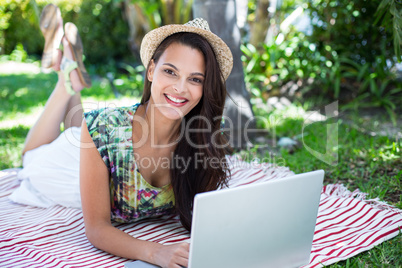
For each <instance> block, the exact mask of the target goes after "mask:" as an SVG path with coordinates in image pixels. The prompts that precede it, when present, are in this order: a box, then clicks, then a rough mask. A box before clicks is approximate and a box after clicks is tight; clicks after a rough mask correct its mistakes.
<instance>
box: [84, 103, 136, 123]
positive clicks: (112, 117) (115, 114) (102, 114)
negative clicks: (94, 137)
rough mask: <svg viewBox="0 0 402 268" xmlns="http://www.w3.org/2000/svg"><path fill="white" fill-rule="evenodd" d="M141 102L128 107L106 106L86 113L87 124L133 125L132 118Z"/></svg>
mask: <svg viewBox="0 0 402 268" xmlns="http://www.w3.org/2000/svg"><path fill="white" fill-rule="evenodd" d="M138 106H139V104H134V105H132V106H127V107H105V108H100V109H95V110H91V111H89V112H86V113H84V117H85V120H86V121H87V125H90V124H96V125H107V126H113V125H114V126H124V125H128V124H129V125H131V122H132V118H133V116H134V113H135V111H136V110H137V107H138Z"/></svg>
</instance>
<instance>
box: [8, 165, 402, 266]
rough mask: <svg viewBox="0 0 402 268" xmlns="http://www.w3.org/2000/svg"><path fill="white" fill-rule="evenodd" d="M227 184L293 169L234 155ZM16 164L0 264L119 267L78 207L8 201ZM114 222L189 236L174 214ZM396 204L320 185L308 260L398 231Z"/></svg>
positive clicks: (166, 236) (323, 261) (140, 233)
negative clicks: (93, 238) (88, 230)
mask: <svg viewBox="0 0 402 268" xmlns="http://www.w3.org/2000/svg"><path fill="white" fill-rule="evenodd" d="M231 170H232V179H231V181H230V183H229V187H238V186H241V185H245V184H249V183H257V182H262V181H267V180H273V179H280V178H283V177H286V176H289V175H292V174H293V173H292V172H291V171H290V170H289V169H288V168H283V167H282V168H281V167H274V166H272V165H270V164H262V165H257V164H249V163H245V162H241V161H238V162H236V164H234V165H233V166H232V169H231ZM17 172H18V169H9V170H4V171H0V266H1V267H123V266H124V263H126V262H128V261H130V260H127V259H124V258H120V257H116V256H113V255H111V254H108V253H106V252H104V251H101V250H98V249H96V248H94V247H93V246H92V245H91V244H90V243H89V242H88V240H87V238H86V236H85V231H84V222H83V218H82V212H81V210H79V209H74V208H64V207H60V206H54V207H51V208H47V209H44V208H37V207H31V206H25V205H20V204H15V203H12V202H11V201H10V200H9V199H8V196H9V195H10V194H11V192H12V191H13V190H14V189H15V188H16V187H18V185H19V183H20V182H19V181H18V180H17V179H16V173H17ZM115 226H116V227H117V228H119V229H121V230H123V231H125V232H127V233H128V234H130V235H132V236H134V237H137V238H139V239H145V240H149V241H155V242H159V243H163V244H171V243H176V242H181V241H187V242H189V233H188V232H187V231H186V230H185V229H184V228H182V227H181V225H180V223H179V221H178V219H177V218H176V217H160V218H154V219H152V220H146V221H140V222H138V223H134V224H115ZM401 226H402V210H398V209H396V208H393V207H391V206H389V205H387V204H385V203H383V202H380V201H379V200H375V199H374V200H373V199H370V200H367V199H366V194H364V193H361V192H360V191H358V190H356V191H354V192H350V191H348V190H347V189H346V188H345V187H344V186H342V185H334V184H330V185H326V186H324V188H323V190H322V193H321V201H320V207H319V212H318V217H317V223H316V229H315V234H314V241H313V245H312V250H311V255H310V263H309V264H308V265H306V266H304V267H322V266H323V265H328V264H331V263H335V262H337V261H340V260H345V259H347V258H350V257H352V256H354V255H356V254H358V253H360V252H363V251H366V250H369V249H371V248H373V247H374V246H375V245H378V244H380V243H381V242H383V241H385V240H387V239H390V238H392V237H394V236H396V235H398V233H399V232H400V231H399V228H400V227H401Z"/></svg>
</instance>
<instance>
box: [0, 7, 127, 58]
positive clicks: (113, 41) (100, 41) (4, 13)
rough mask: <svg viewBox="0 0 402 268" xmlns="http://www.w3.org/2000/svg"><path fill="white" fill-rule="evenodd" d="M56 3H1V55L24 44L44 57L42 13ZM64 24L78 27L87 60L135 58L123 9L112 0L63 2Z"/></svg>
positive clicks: (27, 49)
mask: <svg viewBox="0 0 402 268" xmlns="http://www.w3.org/2000/svg"><path fill="white" fill-rule="evenodd" d="M51 2H54V1H48V0H37V1H36V2H35V1H23V0H0V54H10V53H11V52H12V51H13V50H14V49H15V47H16V46H17V44H18V43H21V44H22V45H23V47H24V49H25V51H27V53H28V54H29V55H32V54H36V55H41V54H42V50H43V46H44V38H43V36H42V33H41V31H40V29H39V16H40V12H41V10H42V9H43V8H44V7H45V5H47V4H48V3H51ZM56 4H57V6H58V7H59V8H60V10H61V13H62V16H63V20H64V22H68V21H70V22H73V23H75V24H76V25H77V27H78V29H79V31H80V34H81V37H82V40H83V43H84V48H86V50H85V54H86V60H88V62H90V63H107V62H109V61H110V60H111V59H122V58H127V57H129V56H130V55H131V52H130V50H129V46H128V41H127V39H128V26H127V24H126V23H125V22H124V20H123V19H122V15H121V9H120V7H119V6H118V5H116V4H115V3H113V1H111V0H98V1H82V0H73V1H70V0H59V1H57V3H56Z"/></svg>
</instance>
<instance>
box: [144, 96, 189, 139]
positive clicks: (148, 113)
mask: <svg viewBox="0 0 402 268" xmlns="http://www.w3.org/2000/svg"><path fill="white" fill-rule="evenodd" d="M152 105H153V103H151V101H148V102H147V103H146V104H145V115H144V118H145V121H146V122H147V124H148V127H149V132H148V133H149V140H150V142H151V143H152V144H154V145H161V146H163V145H168V144H175V143H176V140H177V138H178V136H179V134H180V133H179V132H180V124H181V120H172V119H169V118H166V117H165V116H163V115H162V113H161V112H160V111H159V109H158V108H156V107H152Z"/></svg>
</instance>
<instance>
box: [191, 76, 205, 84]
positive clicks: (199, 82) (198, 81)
mask: <svg viewBox="0 0 402 268" xmlns="http://www.w3.org/2000/svg"><path fill="white" fill-rule="evenodd" d="M190 80H191V81H193V82H195V83H197V84H202V82H203V81H202V80H201V79H199V78H196V77H193V78H191V79H190Z"/></svg>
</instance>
